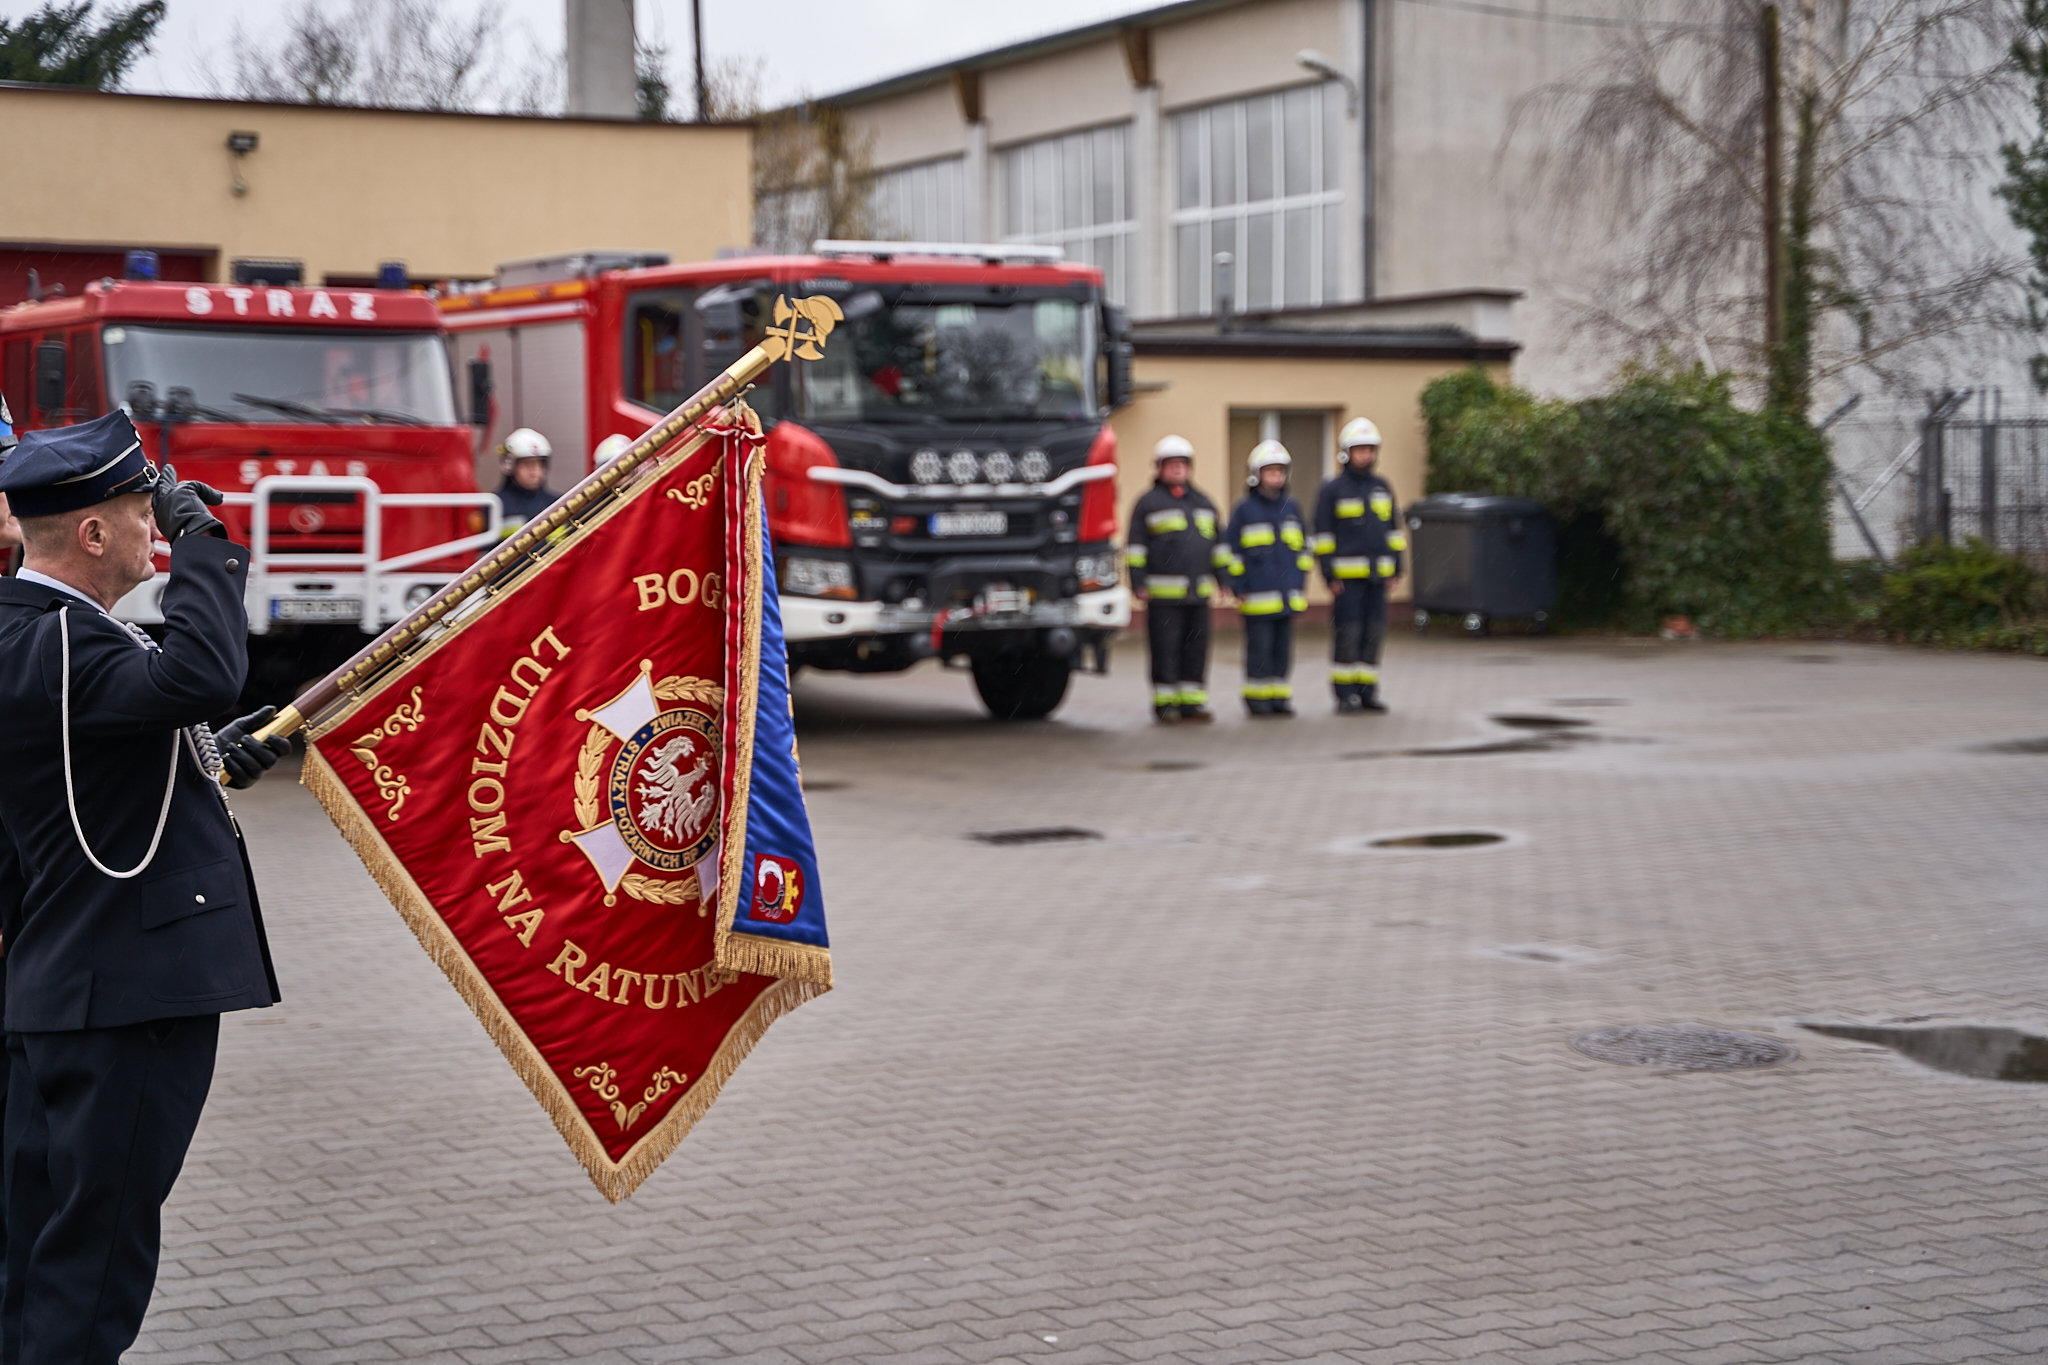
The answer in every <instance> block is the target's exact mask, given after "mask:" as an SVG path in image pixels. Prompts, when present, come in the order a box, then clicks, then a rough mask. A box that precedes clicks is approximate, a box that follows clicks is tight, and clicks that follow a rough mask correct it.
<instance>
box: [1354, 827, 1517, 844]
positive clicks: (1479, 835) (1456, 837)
mask: <svg viewBox="0 0 2048 1365" xmlns="http://www.w3.org/2000/svg"><path fill="white" fill-rule="evenodd" d="M1507 837H1508V836H1507V835H1505V834H1495V833H1493V832H1492V831H1491V830H1483V829H1458V830H1446V831H1443V832H1442V833H1438V834H1396V835H1390V836H1388V837H1387V838H1385V839H1375V840H1373V841H1372V847H1374V848H1476V847H1478V846H1479V845H1480V844H1499V843H1505V842H1506V841H1507Z"/></svg>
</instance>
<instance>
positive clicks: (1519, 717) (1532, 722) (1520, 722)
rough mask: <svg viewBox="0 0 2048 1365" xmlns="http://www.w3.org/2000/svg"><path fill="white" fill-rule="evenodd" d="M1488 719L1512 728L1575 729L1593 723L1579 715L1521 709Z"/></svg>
mask: <svg viewBox="0 0 2048 1365" xmlns="http://www.w3.org/2000/svg"><path fill="white" fill-rule="evenodd" d="M1487 719H1488V720H1490V721H1492V722H1493V723H1494V724H1495V725H1505V726H1507V727H1508V729H1510V730H1575V729H1578V728H1579V727H1581V726H1586V725H1591V724H1592V723H1593V722H1592V721H1590V720H1585V719H1582V718H1581V717H1578V716H1542V715H1534V714H1528V713H1524V712H1519V711H1517V712H1509V713H1507V714H1504V715H1498V716H1488V717H1487Z"/></svg>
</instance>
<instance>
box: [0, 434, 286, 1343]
mask: <svg viewBox="0 0 2048 1365" xmlns="http://www.w3.org/2000/svg"><path fill="white" fill-rule="evenodd" d="M0 493H5V494H6V495H7V496H8V498H9V500H10V501H11V503H12V506H13V510H14V514H15V515H16V517H18V518H19V520H20V523H21V528H22V531H23V534H24V539H25V544H26V548H27V557H26V559H25V560H24V562H23V565H22V569H21V572H20V573H19V574H17V575H16V576H15V577H13V578H9V579H5V580H0V753H4V754H6V755H7V762H8V775H7V781H5V782H0V947H4V952H5V954H6V956H5V962H4V980H5V987H6V988H5V993H4V1002H5V1003H4V1012H5V1017H4V1022H5V1029H6V1042H7V1059H8V1070H7V1090H6V1106H5V1121H4V1124H0V1166H4V1175H5V1180H4V1190H5V1194H4V1199H5V1210H6V1217H5V1228H6V1236H5V1242H6V1257H5V1267H6V1270H5V1277H4V1285H5V1288H4V1292H0V1360H5V1361H7V1362H8V1363H9V1365H45V1362H57V1361H63V1362H66V1365H115V1362H116V1361H118V1360H119V1359H120V1356H121V1352H122V1351H124V1350H125V1349H127V1347H128V1346H129V1344H130V1343H132V1342H133V1341H134V1340H135V1334H136V1332H137V1330H138V1329H139V1328H140V1327H141V1324H142V1315H143V1312H144V1310H146V1309H147V1308H148V1307H149V1296H150V1289H151V1287H152V1285H153V1284H154V1283H155V1280H156V1269H157V1254H158V1245H159V1241H160V1236H161V1230H162V1225H161V1210H162V1205H163V1201H164V1199H165V1198H166V1197H167V1196H168V1195H169V1194H170V1192H171V1185H172V1183H173V1182H174V1181H175V1180H176V1179H177V1175H178V1169H179V1167H180V1166H181V1165H182V1164H183V1162H184V1159H185V1151H186V1148H187V1146H188V1145H189V1144H190V1142H191V1140H192V1133H193V1129H194V1128H195V1127H196V1126H197V1124H198V1122H199V1111H200V1109H201V1107H202V1106H203V1105H204V1104H205V1101H206V1092H207V1089H208V1087H209V1086H210V1085H211V1084H212V1079H213V1062H214V1049H215V1044H216V1042H217V1040H218V1038H219V1034H220V1016H221V1015H222V1014H223V1013H224V1012H226V1011H229V1010H242V1009H257V1008H262V1007H264V1006H267V1005H271V1004H274V1003H275V1002H276V1001H277V999H278V992H277V978H276V975H275V973H274V972H273V971H272V970H271V965H270V952H269V948H268V946H267V945H266V943H265V940H264V935H263V923H262V918H261V913H260V911H259V910H258V907H257V904H256V888H255V883H254V881H253V879H252V878H251V876H250V872H249V863H248V859H247V855H246V853H245V852H244V850H243V848H242V843H241V836H240V833H239V832H238V831H237V829H236V827H235V824H234V818H233V816H232V815H231V814H230V813H229V811H228V808H227V803H226V800H225V799H224V797H223V795H222V793H221V790H220V777H221V775H222V772H223V770H225V773H226V775H227V776H228V777H229V778H230V779H231V781H230V785H232V786H235V787H247V786H249V785H251V784H252V783H254V782H255V781H256V779H257V778H258V777H260V776H261V775H262V773H263V771H264V770H265V769H267V768H269V767H270V766H271V765H272V764H274V763H276V762H277V759H278V755H279V754H280V753H283V752H286V751H287V750H288V748H289V746H288V745H287V744H286V742H285V741H284V740H281V739H274V740H271V741H269V742H267V743H264V742H259V741H257V740H256V739H254V738H253V737H252V733H251V732H252V731H254V730H255V729H257V728H259V727H260V726H261V725H262V724H263V722H264V721H266V720H267V719H269V716H270V713H271V708H269V707H265V708H264V709H263V710H261V711H258V712H257V713H255V714H254V715H251V716H244V717H243V718H242V719H240V720H238V721H235V722H234V723H233V724H231V725H229V726H228V727H226V728H225V729H223V730H222V731H221V732H220V733H219V734H217V735H216V734H215V733H213V732H212V731H211V730H210V729H208V728H207V726H206V719H207V717H209V716H214V715H219V714H220V713H221V712H222V711H223V710H225V709H226V708H228V707H230V706H232V705H233V704H234V702H235V698H236V697H237V696H238V695H239V694H240V692H241V688H242V678H243V674H244V673H245V672H246V671H247V666H248V656H247V632H248V622H247V620H246V618H245V617H244V615H243V611H242V595H243V589H244V586H245V579H246V577H247V574H248V569H247V565H248V562H249V552H248V551H247V550H245V549H243V548H242V547H241V546H239V545H235V544H233V543H231V542H230V541H228V540H227V539H226V538H225V535H224V533H223V530H222V527H221V524H220V522H219V521H218V520H217V519H215V517H214V516H213V514H212V513H211V512H210V511H209V510H208V507H209V505H210V504H217V503H219V501H220V495H219V494H218V493H215V492H214V491H213V490H212V489H209V488H207V487H205V485H203V484H194V483H179V482H177V478H176V474H175V472H174V471H173V470H171V469H170V467H169V466H166V467H165V468H164V469H163V470H162V471H161V472H159V471H157V470H154V469H152V468H151V467H150V466H149V465H148V464H147V463H146V462H145V461H144V459H143V455H142V446H141V441H140V439H139V438H138V437H137V436H136V433H135V428H134V426H133V425H131V424H130V422H129V420H128V418H127V416H126V415H125V414H123V413H120V412H113V413H109V414H108V415H106V416H105V417H101V418H98V419H97V420H94V421H90V422H81V423H78V424H77V425H74V426H69V427H59V428H56V429H54V430H50V431H35V432H30V433H28V434H27V435H26V436H24V437H23V438H22V441H21V444H20V446H19V447H17V448H16V450H15V452H14V454H13V455H12V456H11V457H10V458H9V459H8V460H7V462H6V463H5V464H4V465H0ZM159 534H161V535H162V537H163V538H164V539H166V540H168V541H169V542H170V543H171V554H170V561H171V570H170V581H169V583H168V584H167V585H166V586H165V589H164V594H163V600H162V608H163V616H164V627H165V633H164V640H163V643H162V644H161V645H158V644H157V643H156V642H154V641H153V640H151V639H150V638H149V637H148V636H146V635H144V634H142V632H141V631H140V630H139V629H137V628H134V627H131V626H125V625H123V624H122V623H121V622H119V621H117V620H115V619H114V617H113V616H112V615H111V614H110V610H111V608H112V607H113V605H114V603H115V602H117V601H118V600H119V599H120V598H121V597H122V596H123V595H125V594H126V593H127V592H128V591H129V590H131V589H133V588H135V587H137V586H139V585H141V584H143V583H146V582H148V581H149V580H150V578H151V577H152V565H151V558H150V552H151V548H152V543H153V541H154V540H155V538H156V537H157V536H158V535H159Z"/></svg>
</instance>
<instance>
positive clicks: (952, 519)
mask: <svg viewBox="0 0 2048 1365" xmlns="http://www.w3.org/2000/svg"><path fill="white" fill-rule="evenodd" d="M1009 530H1010V514H1009V513H1007V512H934V513H932V519H931V533H932V535H933V536H934V537H938V536H1000V535H1007V534H1008V533H1009Z"/></svg>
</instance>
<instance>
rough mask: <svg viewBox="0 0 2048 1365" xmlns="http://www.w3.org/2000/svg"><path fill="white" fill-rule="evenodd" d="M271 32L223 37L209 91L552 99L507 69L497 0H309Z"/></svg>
mask: <svg viewBox="0 0 2048 1365" xmlns="http://www.w3.org/2000/svg"><path fill="white" fill-rule="evenodd" d="M283 27H284V32H283V34H282V36H281V37H277V36H272V37H266V38H260V39H259V38H252V37H251V36H250V35H249V34H247V33H246V32H244V31H243V30H242V29H241V28H240V27H239V26H238V27H237V28H236V29H235V32H234V36H233V38H232V39H231V40H230V43H229V56H230V61H231V63H232V67H233V70H232V73H231V74H230V75H229V76H227V77H226V78H225V79H223V78H221V77H219V76H218V75H217V74H215V73H212V72H209V73H207V74H208V80H209V83H210V84H212V85H213V86H214V88H215V90H216V93H220V94H225V95H233V96H235V97H237V98H241V99H258V100H276V101H281V102H286V103H293V104H346V105H355V106H362V107H369V108H389V109H440V110H457V111H474V110H479V109H493V108H504V107H506V106H508V105H509V106H512V107H516V108H520V109H521V112H540V110H539V109H537V108H532V107H531V106H534V105H537V104H540V103H541V102H542V101H544V100H545V101H549V102H553V98H552V94H551V91H549V90H547V89H546V88H545V87H547V86H548V85H549V82H548V81H547V80H545V79H539V78H537V76H536V72H535V70H534V69H533V68H534V64H533V63H529V66H528V69H526V70H524V71H516V72H511V73H509V74H508V72H507V69H506V62H505V57H504V9H503V6H502V3H501V0H481V3H479V4H478V5H477V6H476V7H475V8H474V9H471V10H468V11H467V12H463V11H460V10H457V9H456V8H454V7H451V6H447V5H437V4H435V3H433V0H351V3H350V4H349V5H348V6H347V7H346V8H341V7H338V6H334V5H326V6H322V5H319V4H316V3H314V0H302V3H301V4H300V5H299V6H298V7H297V8H296V9H294V10H292V11H290V12H289V13H288V14H287V15H286V16H285V18H284V21H283Z"/></svg>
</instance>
